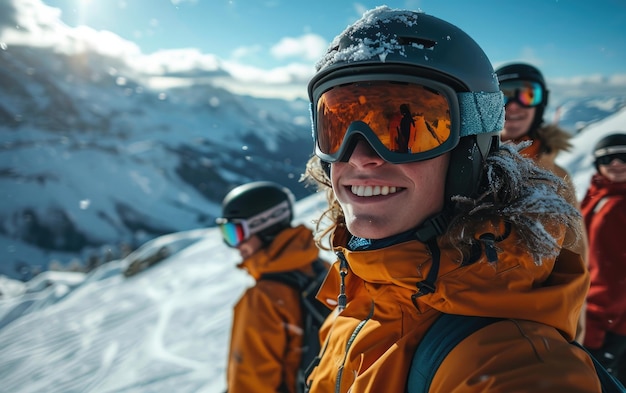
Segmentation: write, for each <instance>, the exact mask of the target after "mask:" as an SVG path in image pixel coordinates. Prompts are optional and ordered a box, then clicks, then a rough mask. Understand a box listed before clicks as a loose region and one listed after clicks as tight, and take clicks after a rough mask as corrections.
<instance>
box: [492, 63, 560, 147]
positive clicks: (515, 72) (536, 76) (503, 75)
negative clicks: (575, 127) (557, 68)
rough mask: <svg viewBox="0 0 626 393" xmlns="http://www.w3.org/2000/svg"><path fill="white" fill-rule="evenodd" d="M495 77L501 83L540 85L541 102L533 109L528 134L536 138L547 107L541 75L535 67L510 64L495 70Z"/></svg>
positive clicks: (546, 91) (546, 94) (546, 89)
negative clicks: (515, 82) (529, 82)
mask: <svg viewBox="0 0 626 393" xmlns="http://www.w3.org/2000/svg"><path fill="white" fill-rule="evenodd" d="M496 75H498V82H499V83H502V82H505V81H516V80H521V81H532V82H537V83H539V84H540V85H541V89H542V92H543V94H542V98H543V99H542V101H541V103H540V104H539V105H537V106H536V107H535V108H537V109H536V110H535V117H534V118H533V122H532V123H531V125H530V129H529V131H528V133H529V134H530V135H529V136H530V137H531V138H533V139H535V138H537V135H536V132H537V129H538V128H539V127H540V126H541V123H543V114H544V112H545V110H546V106H548V94H549V93H550V92H549V91H548V88H547V86H546V81H545V79H544V78H543V74H541V71H539V70H538V69H537V68H536V67H534V66H532V65H530V64H526V63H511V64H506V65H503V66H502V67H499V68H498V69H496Z"/></svg>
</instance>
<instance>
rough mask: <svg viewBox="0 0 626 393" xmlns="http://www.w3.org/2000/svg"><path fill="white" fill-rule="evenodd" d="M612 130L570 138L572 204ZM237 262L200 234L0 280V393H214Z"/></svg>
mask: <svg viewBox="0 0 626 393" xmlns="http://www.w3.org/2000/svg"><path fill="white" fill-rule="evenodd" d="M616 130H626V111H624V110H622V111H621V112H618V113H616V114H614V115H613V116H611V117H609V118H607V119H605V120H604V121H602V122H598V123H597V124H595V125H594V126H593V127H590V128H589V129H587V130H585V132H582V133H580V134H579V135H577V136H576V137H575V138H574V140H573V144H574V149H573V151H572V152H571V153H569V154H567V155H563V156H562V157H559V162H560V163H561V164H563V165H565V167H566V168H567V169H569V170H570V171H571V173H572V175H573V176H574V179H575V182H576V184H577V185H578V186H579V189H578V193H579V194H582V193H584V191H585V190H586V187H587V185H586V183H585V182H586V181H588V179H589V176H590V173H591V161H590V160H589V158H588V157H589V153H590V151H591V149H592V146H593V145H594V144H595V142H596V141H597V140H598V138H601V137H602V136H604V135H606V134H607V133H611V132H613V131H616ZM324 205H325V199H324V198H323V195H322V194H319V193H318V194H314V195H312V196H310V197H307V198H305V199H302V200H300V201H299V202H298V203H297V205H296V221H295V222H296V223H304V224H305V225H308V226H310V227H312V225H313V220H315V219H317V218H318V217H319V214H320V212H321V211H322V209H323V207H324ZM163 246H168V247H170V249H171V250H172V255H171V256H170V257H169V258H167V259H165V260H163V261H162V262H160V263H158V264H156V265H154V266H152V267H150V268H148V269H147V270H145V271H143V272H141V273H138V274H137V275H135V276H132V277H129V278H125V277H124V276H123V274H122V272H123V271H124V269H125V268H126V266H127V264H128V262H129V261H130V260H132V259H133V258H134V257H136V256H139V255H144V256H145V255H149V254H153V253H155V252H157V251H158V249H160V248H161V247H163ZM323 256H324V257H325V258H326V259H328V260H331V259H332V255H331V254H329V253H324V254H323ZM238 260H239V258H238V255H237V254H236V253H235V252H233V250H231V249H228V248H226V247H225V246H224V245H223V244H222V241H221V238H220V236H219V233H218V232H217V230H216V229H215V228H209V229H201V230H195V231H186V232H180V233H175V234H170V235H166V236H163V237H160V238H157V239H155V240H153V241H151V242H149V243H147V244H146V245H145V246H143V247H141V248H140V249H139V250H137V251H136V253H134V254H131V255H130V256H129V257H128V258H127V259H125V260H122V261H114V262H110V263H107V264H105V265H102V266H100V267H99V268H98V269H96V270H94V271H92V272H91V273H89V274H87V275H85V274H83V273H58V272H48V273H46V274H43V275H41V276H38V278H36V279H35V280H31V281H29V282H27V283H22V282H20V281H12V280H9V279H7V278H2V279H0V291H2V292H3V293H4V296H3V297H0V349H1V353H2V356H0V380H1V381H2V387H1V388H0V391H2V392H11V393H39V392H41V393H44V392H45V393H68V392H80V393H113V392H132V393H143V392H145V393H148V392H150V393H152V392H163V393H169V392H177V393H186V392H189V393H191V392H194V393H222V392H223V391H224V389H225V364H226V359H227V353H228V334H229V331H230V323H231V317H232V307H233V305H234V304H235V302H236V301H237V299H238V297H239V296H240V295H241V293H242V291H243V290H244V289H245V288H246V287H247V286H248V285H250V284H251V280H250V278H249V277H248V276H246V275H245V274H244V273H243V272H242V271H240V270H238V269H236V268H235V264H236V263H237V262H238Z"/></svg>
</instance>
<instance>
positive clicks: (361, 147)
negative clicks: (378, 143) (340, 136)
mask: <svg viewBox="0 0 626 393" xmlns="http://www.w3.org/2000/svg"><path fill="white" fill-rule="evenodd" d="M384 162H385V160H383V159H382V157H380V156H379V155H378V153H376V151H375V150H374V149H373V148H372V146H371V145H370V144H369V143H368V142H367V141H366V140H365V139H363V138H359V139H358V140H357V141H356V145H355V146H354V150H353V151H352V154H351V155H350V158H349V159H348V163H350V164H352V165H354V166H357V167H366V166H378V165H382V164H383V163H384Z"/></svg>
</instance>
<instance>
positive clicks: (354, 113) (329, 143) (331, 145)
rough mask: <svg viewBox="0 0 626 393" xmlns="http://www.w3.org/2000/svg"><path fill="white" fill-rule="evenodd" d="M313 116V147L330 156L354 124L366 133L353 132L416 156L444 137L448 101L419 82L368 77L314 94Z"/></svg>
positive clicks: (448, 126) (448, 124) (448, 122)
mask: <svg viewBox="0 0 626 393" xmlns="http://www.w3.org/2000/svg"><path fill="white" fill-rule="evenodd" d="M316 114H317V116H316V118H315V131H316V138H317V147H318V149H319V151H320V152H321V153H322V154H324V155H327V156H328V157H325V159H330V160H337V159H338V158H339V157H337V155H338V153H339V151H340V150H341V147H342V143H343V142H344V138H345V137H346V135H347V134H349V133H350V132H349V129H353V128H354V124H353V123H354V122H363V123H365V124H366V125H367V128H368V129H369V132H363V131H364V130H362V129H360V130H358V131H361V133H362V134H363V135H364V136H365V137H366V138H367V139H369V138H372V137H375V138H376V139H377V141H378V142H380V143H381V144H382V145H383V146H384V148H386V149H387V150H388V151H389V152H394V153H401V154H410V155H416V156H418V157H419V153H423V152H428V151H431V150H433V149H436V148H437V147H440V146H441V145H442V144H444V143H445V142H446V141H447V140H448V139H449V138H450V129H451V119H450V104H449V103H448V99H447V98H446V96H445V95H444V94H442V93H440V92H438V91H436V90H434V89H431V88H429V87H426V86H423V85H419V84H413V83H404V82H388V81H371V82H369V81H368V82H358V83H350V84H346V85H340V86H336V87H333V88H331V89H329V90H327V91H325V92H324V93H322V95H321V96H320V97H319V99H318V101H317V112H316ZM361 124H362V123H361ZM351 125H352V126H353V127H351ZM371 142H372V141H370V143H371ZM442 153H443V152H442ZM379 154H381V155H384V152H382V153H381V152H379ZM383 158H385V159H387V157H384V156H383ZM415 160H418V159H417V158H416V159H415Z"/></svg>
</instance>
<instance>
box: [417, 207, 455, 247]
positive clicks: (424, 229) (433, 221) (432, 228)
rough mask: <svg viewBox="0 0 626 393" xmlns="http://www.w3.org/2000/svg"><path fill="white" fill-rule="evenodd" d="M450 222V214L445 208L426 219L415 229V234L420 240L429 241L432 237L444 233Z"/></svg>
mask: <svg viewBox="0 0 626 393" xmlns="http://www.w3.org/2000/svg"><path fill="white" fill-rule="evenodd" d="M448 224H449V220H448V214H447V212H446V211H445V210H444V211H442V212H440V213H438V214H437V215H435V216H433V217H430V218H429V219H427V220H426V221H424V223H423V224H422V225H420V226H419V228H417V229H416V230H415V236H416V237H417V240H419V241H420V242H422V243H428V242H429V241H430V240H431V239H433V238H436V237H437V236H440V235H443V234H444V232H445V231H446V229H448Z"/></svg>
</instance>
